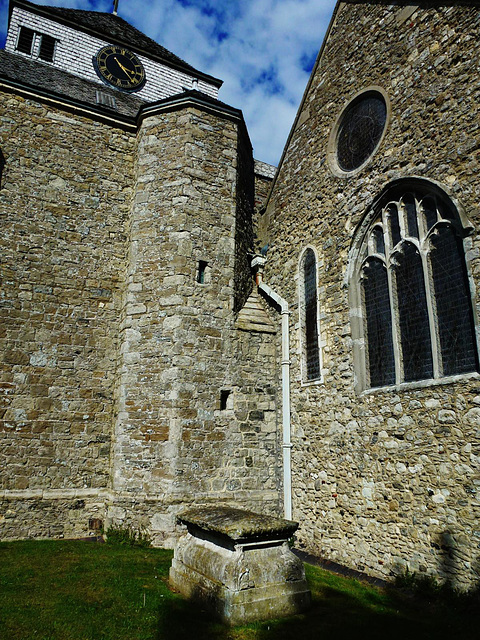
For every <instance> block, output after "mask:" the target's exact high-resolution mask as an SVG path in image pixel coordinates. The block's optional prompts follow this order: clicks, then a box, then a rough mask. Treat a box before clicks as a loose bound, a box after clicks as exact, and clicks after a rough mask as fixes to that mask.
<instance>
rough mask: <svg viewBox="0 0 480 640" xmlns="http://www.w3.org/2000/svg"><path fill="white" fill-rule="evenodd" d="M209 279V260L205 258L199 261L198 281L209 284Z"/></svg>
mask: <svg viewBox="0 0 480 640" xmlns="http://www.w3.org/2000/svg"><path fill="white" fill-rule="evenodd" d="M207 280H208V262H205V261H204V260H199V261H198V268H197V282H198V283H199V284H207Z"/></svg>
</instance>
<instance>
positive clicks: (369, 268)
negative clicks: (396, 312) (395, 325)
mask: <svg viewBox="0 0 480 640" xmlns="http://www.w3.org/2000/svg"><path fill="white" fill-rule="evenodd" d="M362 289H363V303H364V306H365V322H366V333H367V336H368V339H367V354H368V372H369V377H370V386H371V387H381V386H384V385H389V384H394V382H395V359H394V353H393V339H392V315H391V311H390V295H389V291H388V279H387V269H386V267H385V265H384V263H383V262H382V261H381V260H379V259H378V258H370V259H369V260H368V261H367V263H366V264H365V267H364V269H363V272H362Z"/></svg>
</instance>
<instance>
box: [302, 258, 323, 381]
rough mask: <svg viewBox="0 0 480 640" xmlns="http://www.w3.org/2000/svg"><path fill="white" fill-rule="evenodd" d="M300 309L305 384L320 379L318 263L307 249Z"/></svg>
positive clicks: (303, 261)
mask: <svg viewBox="0 0 480 640" xmlns="http://www.w3.org/2000/svg"><path fill="white" fill-rule="evenodd" d="M300 309H301V313H300V315H301V324H302V343H303V344H302V350H303V379H304V381H305V382H310V381H312V380H318V379H319V378H320V349H319V340H318V338H319V335H318V296H317V261H316V258H315V253H314V251H313V249H306V250H305V252H304V254H303V258H302V261H301V291H300Z"/></svg>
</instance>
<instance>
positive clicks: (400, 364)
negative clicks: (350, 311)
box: [359, 189, 478, 388]
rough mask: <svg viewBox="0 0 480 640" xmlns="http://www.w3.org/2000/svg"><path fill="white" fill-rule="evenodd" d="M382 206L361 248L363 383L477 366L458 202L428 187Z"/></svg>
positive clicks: (432, 376)
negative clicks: (455, 203)
mask: <svg viewBox="0 0 480 640" xmlns="http://www.w3.org/2000/svg"><path fill="white" fill-rule="evenodd" d="M377 212H378V213H377V216H376V218H375V219H374V221H373V223H372V224H371V225H370V228H369V230H368V232H367V234H366V237H365V239H364V242H363V245H362V247H361V250H360V259H361V264H360V271H359V276H360V293H361V305H362V317H363V334H364V339H365V365H366V366H365V370H366V384H365V386H367V387H370V388H375V387H382V386H388V385H393V384H399V383H402V382H413V381H418V380H429V379H438V378H442V377H445V376H452V375H456V374H462V373H469V372H472V371H478V354H477V345H476V338H475V326H474V320H473V312H472V302H471V294H470V288H469V283H468V275H467V269H466V264H465V255H464V249H463V242H462V238H463V237H464V236H465V235H466V234H465V231H464V229H463V228H462V226H461V224H460V221H459V216H458V214H457V212H456V209H455V208H454V205H453V204H452V203H451V202H450V200H449V199H448V198H447V197H446V196H440V195H439V194H437V193H435V195H433V194H429V193H425V190H424V189H422V190H421V191H420V190H419V191H418V192H416V191H414V190H412V191H411V192H409V193H401V194H400V195H399V196H398V195H397V197H395V198H393V199H391V200H390V201H389V202H386V203H385V204H384V206H382V207H381V208H379V209H377Z"/></svg>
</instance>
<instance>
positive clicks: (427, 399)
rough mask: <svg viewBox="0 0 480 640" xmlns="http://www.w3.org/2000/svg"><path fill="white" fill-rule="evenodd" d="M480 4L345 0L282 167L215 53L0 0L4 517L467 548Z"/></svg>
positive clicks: (423, 558) (327, 542)
mask: <svg viewBox="0 0 480 640" xmlns="http://www.w3.org/2000/svg"><path fill="white" fill-rule="evenodd" d="M479 28H480V8H479V7H478V4H477V3H476V2H468V1H456V0H442V1H440V2H416V3H413V2H411V1H409V2H404V1H403V0H397V1H396V2H395V1H394V0H390V1H389V2H386V1H382V0H369V1H361V0H349V1H346V2H338V3H337V6H336V8H335V11H334V15H333V17H332V21H331V24H330V27H329V30H328V32H327V35H326V38H325V41H324V43H323V45H322V48H321V50H320V53H319V56H318V58H317V61H316V64H315V66H314V69H313V72H312V75H311V78H310V80H309V83H308V86H307V88H306V91H305V94H304V97H303V100H302V103H301V105H300V107H299V110H298V113H297V117H296V120H295V122H294V125H293V128H292V131H291V133H290V136H289V138H288V140H287V143H286V146H285V150H284V153H283V156H282V158H281V161H280V164H279V167H278V169H277V170H276V171H275V169H274V168H273V167H271V166H269V165H266V164H264V163H262V162H259V161H257V160H254V158H253V156H252V147H251V144H250V140H249V136H248V132H247V129H246V127H245V123H244V120H243V116H242V112H241V111H240V110H239V109H237V108H234V107H231V106H229V105H227V104H224V103H223V102H221V101H219V99H218V90H219V88H220V86H221V84H222V83H221V80H219V79H217V78H213V77H212V76H209V75H208V74H205V73H202V72H201V71H199V70H197V69H194V68H193V67H191V66H190V65H189V64H187V63H186V62H184V61H183V60H181V59H179V58H178V57H177V56H175V55H174V54H173V53H171V52H169V51H167V50H166V49H164V48H163V47H162V46H160V45H159V44H157V43H155V42H153V41H152V40H151V39H149V38H147V37H146V36H145V35H143V34H142V33H140V32H139V31H138V30H136V29H134V28H133V27H132V26H131V25H129V24H128V23H126V22H125V21H124V20H123V19H122V18H120V17H119V16H117V15H115V14H103V13H95V12H90V11H79V10H72V9H61V8H53V7H45V6H39V5H35V4H33V3H31V2H28V1H27V0H10V7H9V27H8V37H7V41H6V45H5V50H4V51H1V52H0V89H1V92H0V96H1V98H0V99H1V109H0V118H1V129H0V181H1V182H0V215H1V225H2V233H1V238H0V243H1V245H0V278H1V287H0V317H1V321H0V343H1V350H0V388H1V392H2V395H1V404H0V437H1V445H0V462H1V464H0V469H1V471H0V535H1V537H2V538H3V539H14V538H25V537H37V538H42V537H65V538H67V537H83V536H88V535H94V534H95V533H96V532H98V530H99V528H101V527H102V526H103V527H108V526H109V525H110V524H114V525H116V526H122V527H133V528H134V529H141V530H144V531H147V532H148V533H149V534H150V535H151V536H152V537H153V539H154V541H155V543H156V544H158V545H164V546H171V545H172V544H173V542H174V540H175V538H176V536H177V535H178V525H176V515H177V514H178V513H179V512H181V511H182V509H184V508H185V507H186V506H188V505H190V504H202V505H208V504H226V505H238V506H243V507H246V508H251V509H254V510H256V511H260V512H264V513H272V514H284V515H286V516H287V517H288V518H290V517H291V518H293V519H295V520H297V521H298V522H299V523H300V528H299V532H298V535H297V540H296V545H297V547H298V548H301V549H304V550H306V551H308V552H310V553H312V554H315V555H317V556H320V557H323V558H327V559H330V560H334V561H336V562H338V563H340V564H343V565H346V566H348V567H351V568H354V569H357V570H360V571H364V572H366V573H368V574H370V575H374V576H380V577H384V578H387V579H388V578H389V577H391V576H392V575H395V574H396V573H401V572H403V571H404V570H405V569H406V568H407V567H408V568H409V569H410V570H412V571H419V572H424V573H428V574H433V575H436V576H440V577H443V578H446V579H448V580H451V581H452V582H453V583H454V584H456V585H459V586H461V587H464V588H467V587H469V586H471V585H472V584H473V583H475V582H476V581H477V580H478V579H479V577H480V551H479V548H480V465H479V462H480V376H479V359H478V344H479V329H478V317H479V314H480V299H479V293H478V287H479V286H480V237H479V230H480V178H479V175H480V171H479V170H480V120H479V114H478V105H479V103H480V80H479V64H480V43H479V40H478V31H479Z"/></svg>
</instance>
